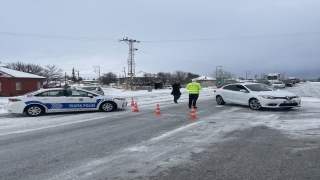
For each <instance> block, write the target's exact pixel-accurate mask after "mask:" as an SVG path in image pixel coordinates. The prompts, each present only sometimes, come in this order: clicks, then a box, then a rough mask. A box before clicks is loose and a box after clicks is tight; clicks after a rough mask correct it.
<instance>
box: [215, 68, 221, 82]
mask: <svg viewBox="0 0 320 180" xmlns="http://www.w3.org/2000/svg"><path fill="white" fill-rule="evenodd" d="M218 67H219V68H220V70H221V67H222V66H216V85H218V84H217V82H218ZM220 75H221V73H220ZM221 83H222V82H221Z"/></svg>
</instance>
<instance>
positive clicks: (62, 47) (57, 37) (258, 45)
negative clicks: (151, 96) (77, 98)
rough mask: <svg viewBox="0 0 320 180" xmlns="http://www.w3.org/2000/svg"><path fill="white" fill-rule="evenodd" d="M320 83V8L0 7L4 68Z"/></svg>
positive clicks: (238, 0) (61, 1)
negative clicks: (266, 76)
mask: <svg viewBox="0 0 320 180" xmlns="http://www.w3.org/2000/svg"><path fill="white" fill-rule="evenodd" d="M125 37H128V38H129V39H135V40H139V41H140V43H136V46H135V47H136V48H138V51H136V52H135V68H136V73H138V72H139V71H143V72H148V73H157V72H161V71H162V72H174V71H176V70H181V71H187V72H191V73H195V74H199V75H201V76H202V75H206V76H211V75H212V74H214V71H215V69H216V67H217V66H222V67H221V68H222V69H223V70H226V71H229V72H231V73H233V74H235V75H237V77H246V72H250V74H249V73H248V77H250V78H253V77H254V76H255V75H258V76H259V77H260V76H261V74H262V73H272V72H280V73H285V74H286V77H292V76H293V77H299V78H318V77H320V0H208V1H205V0H194V1H193V0H181V1H180V0H170V1H169V0H168V1H166V0H161V1H160V0H130V1H129V0H100V1H99V0H21V1H19V0H0V62H2V63H10V62H18V61H20V62H24V63H34V64H39V65H41V66H45V65H48V64H56V65H58V66H59V67H61V68H62V69H63V70H64V71H65V72H67V74H69V75H70V74H71V70H72V68H73V67H74V68H75V69H76V70H79V71H80V76H81V77H84V78H89V77H90V78H92V77H97V75H96V73H95V72H94V68H93V66H100V68H101V74H103V73H107V72H110V71H111V72H114V73H115V74H117V75H124V72H123V70H124V68H123V67H125V69H126V71H128V65H127V59H128V52H129V46H128V44H126V43H125V42H119V39H122V38H125Z"/></svg>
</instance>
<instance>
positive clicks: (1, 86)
mask: <svg viewBox="0 0 320 180" xmlns="http://www.w3.org/2000/svg"><path fill="white" fill-rule="evenodd" d="M44 79H45V77H42V76H38V75H35V74H29V73H25V72H21V71H16V70H12V69H8V68H4V67H0V96H17V95H22V94H26V93H28V92H31V91H36V90H38V89H40V88H41V87H42V82H43V80H44Z"/></svg>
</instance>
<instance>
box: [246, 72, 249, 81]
mask: <svg viewBox="0 0 320 180" xmlns="http://www.w3.org/2000/svg"><path fill="white" fill-rule="evenodd" d="M248 74H249V75H250V71H246V81H248Z"/></svg>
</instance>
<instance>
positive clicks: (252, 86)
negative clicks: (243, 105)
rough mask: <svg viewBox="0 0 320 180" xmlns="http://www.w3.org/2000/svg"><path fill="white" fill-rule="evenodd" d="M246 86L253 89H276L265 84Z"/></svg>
mask: <svg viewBox="0 0 320 180" xmlns="http://www.w3.org/2000/svg"><path fill="white" fill-rule="evenodd" d="M245 86H246V87H247V88H248V89H250V90H251V91H274V90H275V89H274V88H273V87H270V86H268V85H265V84H248V85H245Z"/></svg>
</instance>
